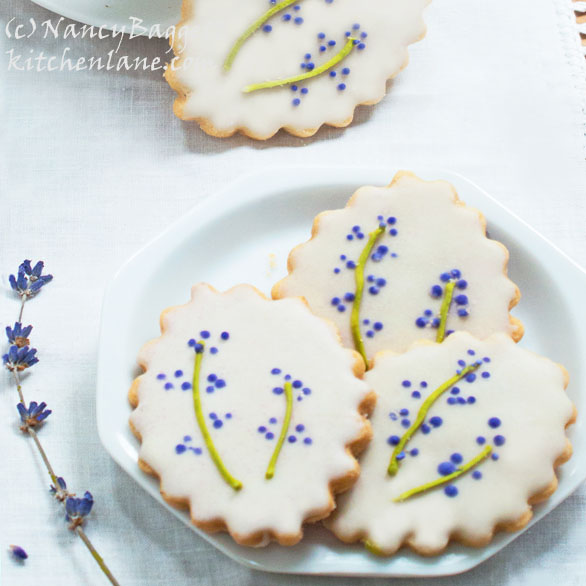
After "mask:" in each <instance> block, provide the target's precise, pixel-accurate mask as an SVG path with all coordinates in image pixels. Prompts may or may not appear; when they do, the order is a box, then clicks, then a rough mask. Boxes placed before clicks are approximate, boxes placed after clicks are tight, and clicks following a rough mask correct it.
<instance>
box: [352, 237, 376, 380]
mask: <svg viewBox="0 0 586 586" xmlns="http://www.w3.org/2000/svg"><path fill="white" fill-rule="evenodd" d="M384 231H385V226H379V227H378V228H377V229H376V230H374V231H373V232H371V233H370V234H369V235H368V242H367V243H366V246H365V247H364V249H363V250H362V253H361V254H360V257H359V259H358V264H357V265H356V270H355V271H354V279H355V280H356V293H355V294H354V303H353V304H352V314H351V315H350V328H351V330H352V338H353V339H354V347H355V348H356V350H358V352H360V355H361V356H362V358H363V360H364V364H366V368H367V369H368V358H367V356H366V350H365V349H364V342H363V340H362V334H361V333H360V305H361V303H362V294H363V292H364V268H365V266H366V262H367V261H368V257H369V256H370V253H371V251H372V248H373V246H374V244H375V242H376V241H377V240H378V238H379V237H380V235H381V234H384Z"/></svg>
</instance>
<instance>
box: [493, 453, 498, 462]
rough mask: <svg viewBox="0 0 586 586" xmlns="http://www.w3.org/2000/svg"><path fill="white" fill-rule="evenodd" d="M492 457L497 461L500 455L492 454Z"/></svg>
mask: <svg viewBox="0 0 586 586" xmlns="http://www.w3.org/2000/svg"><path fill="white" fill-rule="evenodd" d="M491 458H492V459H493V460H494V461H495V462H496V461H497V460H498V459H499V455H498V454H492V455H491Z"/></svg>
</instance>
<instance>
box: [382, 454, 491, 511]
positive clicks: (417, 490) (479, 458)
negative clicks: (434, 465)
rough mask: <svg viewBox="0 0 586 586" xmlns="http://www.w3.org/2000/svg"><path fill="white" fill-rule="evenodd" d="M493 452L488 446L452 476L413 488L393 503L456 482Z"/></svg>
mask: <svg viewBox="0 0 586 586" xmlns="http://www.w3.org/2000/svg"><path fill="white" fill-rule="evenodd" d="M491 452H492V446H486V448H484V450H482V452H480V454H478V455H477V456H475V457H474V458H472V460H470V461H469V462H466V464H464V465H463V466H460V468H457V469H456V471H455V472H452V473H451V474H448V475H447V476H442V477H441V478H437V479H436V480H433V481H432V482H428V483H427V484H422V485H421V486H418V487H416V488H412V489H411V490H408V491H406V492H404V493H402V494H400V495H399V496H398V497H397V498H394V499H393V502H394V503H400V502H403V501H406V500H407V499H409V498H411V497H412V496H415V495H417V494H421V493H422V492H426V491H428V490H431V489H432V488H436V487H438V486H442V485H443V484H447V483H448V482H450V481H452V480H454V479H455V478H458V476H462V474H466V472H468V471H469V470H471V469H472V468H474V467H475V466H477V465H478V464H480V462H482V461H483V460H485V459H486V458H488V456H489V455H490V453H491Z"/></svg>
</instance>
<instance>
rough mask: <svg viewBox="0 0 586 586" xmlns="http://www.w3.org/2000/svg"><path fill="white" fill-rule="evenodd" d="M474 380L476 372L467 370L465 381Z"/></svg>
mask: <svg viewBox="0 0 586 586" xmlns="http://www.w3.org/2000/svg"><path fill="white" fill-rule="evenodd" d="M475 380H476V374H475V373H473V372H469V373H468V374H467V375H466V382H468V383H473V382H474V381H475Z"/></svg>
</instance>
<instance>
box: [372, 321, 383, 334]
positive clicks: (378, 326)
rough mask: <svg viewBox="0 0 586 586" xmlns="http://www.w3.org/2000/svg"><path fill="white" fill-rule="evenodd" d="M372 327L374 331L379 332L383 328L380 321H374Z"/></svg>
mask: <svg viewBox="0 0 586 586" xmlns="http://www.w3.org/2000/svg"><path fill="white" fill-rule="evenodd" d="M372 327H373V328H374V329H375V331H377V332H380V331H381V330H382V329H383V324H382V323H381V322H380V321H375V322H374V324H373V326H372Z"/></svg>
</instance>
